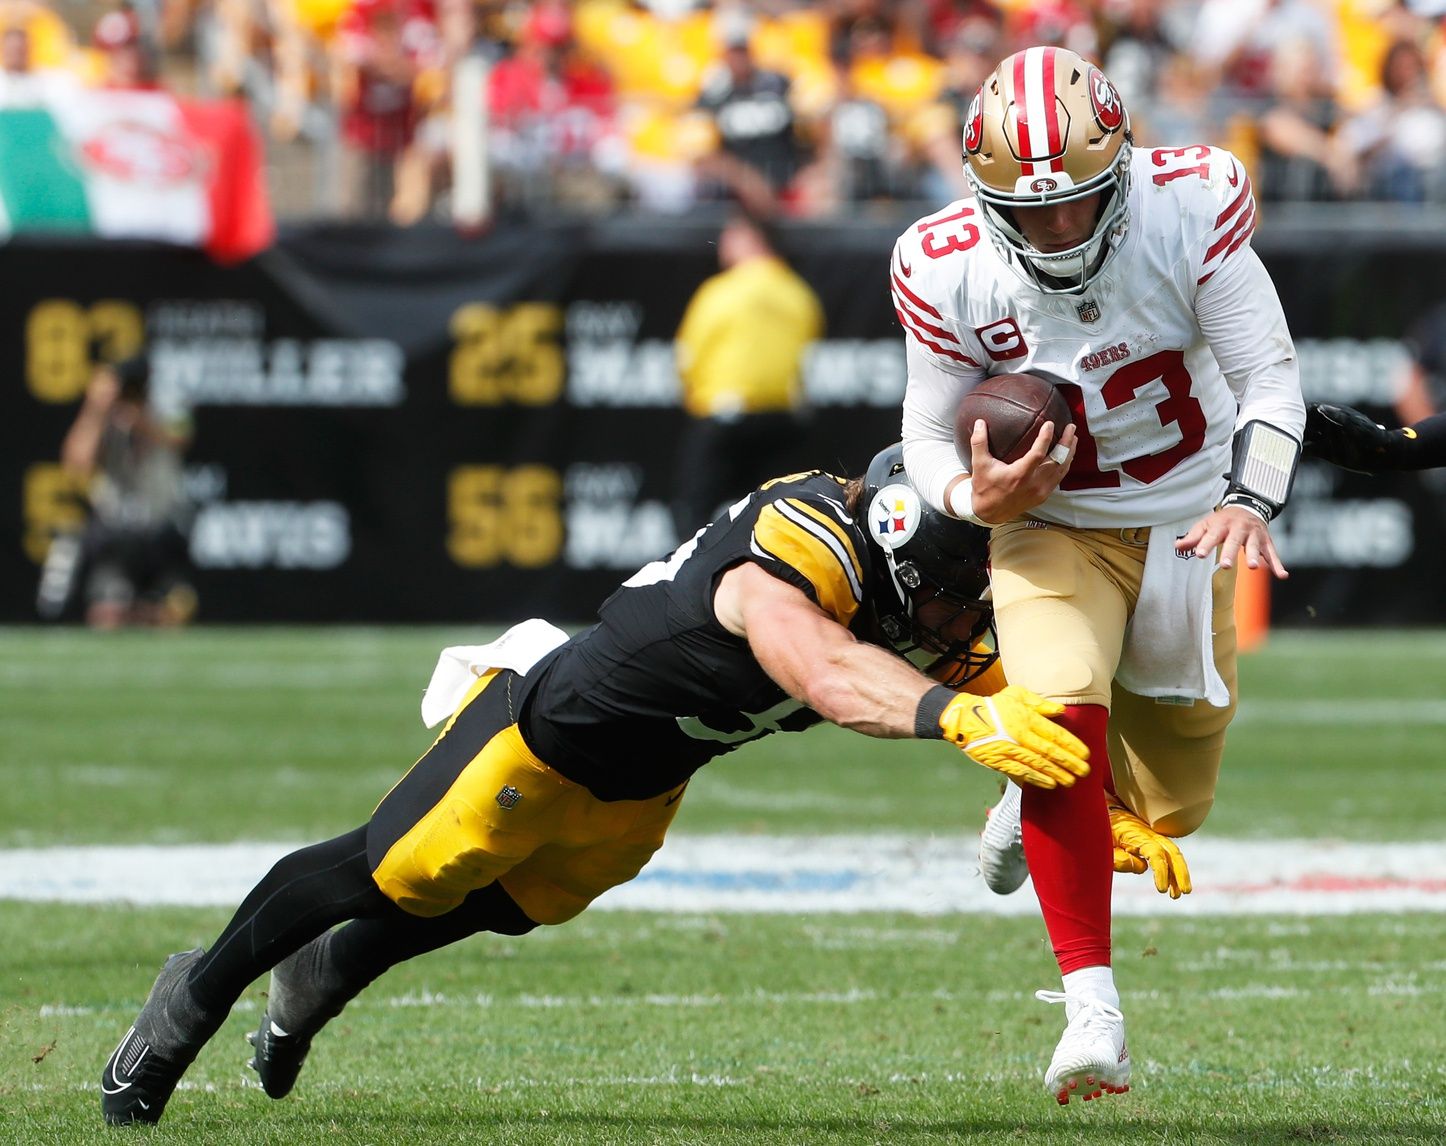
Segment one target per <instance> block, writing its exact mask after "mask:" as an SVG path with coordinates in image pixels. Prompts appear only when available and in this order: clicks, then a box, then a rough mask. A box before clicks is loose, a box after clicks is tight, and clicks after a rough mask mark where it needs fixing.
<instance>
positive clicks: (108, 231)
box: [0, 85, 275, 262]
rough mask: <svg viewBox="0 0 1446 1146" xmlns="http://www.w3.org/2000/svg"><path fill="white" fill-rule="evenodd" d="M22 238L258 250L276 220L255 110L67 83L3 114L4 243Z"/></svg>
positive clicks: (231, 253)
mask: <svg viewBox="0 0 1446 1146" xmlns="http://www.w3.org/2000/svg"><path fill="white" fill-rule="evenodd" d="M22 231H25V232H34V231H68V232H72V233H75V232H83V233H90V234H96V235H103V236H106V237H108V238H135V239H162V240H166V241H168V242H172V243H177V244H180V245H183V246H196V247H203V248H205V249H206V250H207V251H208V252H209V253H210V254H211V255H213V256H214V257H216V258H217V259H220V260H223V261H228V262H229V261H234V260H237V259H242V258H245V257H247V256H248V255H253V254H255V253H256V252H257V251H259V250H262V249H263V248H265V247H266V246H268V245H270V243H271V240H272V238H273V236H274V234H275V224H274V222H273V220H272V217H271V207H270V203H269V201H268V199H267V195H266V184H265V179H264V177H263V174H262V170H261V161H260V149H259V147H258V145H257V141H256V135H255V132H254V131H253V129H252V127H251V122H250V119H249V118H248V116H247V112H246V107H245V105H244V104H242V103H241V102H240V101H235V100H225V101H212V102H204V101H190V100H180V99H177V98H176V97H175V96H173V95H171V94H169V93H168V92H158V91H103V90H98V89H88V88H82V87H79V86H76V85H58V86H56V87H53V88H51V89H50V90H49V91H48V92H47V94H46V97H45V98H44V99H43V100H42V101H41V102H39V103H36V104H34V105H32V106H28V107H18V108H17V107H9V108H5V109H3V110H0V236H8V235H10V234H12V233H17V232H22Z"/></svg>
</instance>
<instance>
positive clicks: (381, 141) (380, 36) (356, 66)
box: [333, 0, 436, 219]
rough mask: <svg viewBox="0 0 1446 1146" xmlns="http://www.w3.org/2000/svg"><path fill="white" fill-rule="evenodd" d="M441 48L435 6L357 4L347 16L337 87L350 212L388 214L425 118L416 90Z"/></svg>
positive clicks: (405, 0) (367, 0)
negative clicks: (399, 170)
mask: <svg viewBox="0 0 1446 1146" xmlns="http://www.w3.org/2000/svg"><path fill="white" fill-rule="evenodd" d="M435 45H436V28H435V23H434V22H433V20H432V18H431V9H430V6H428V5H424V4H421V3H416V2H409V0H356V3H354V4H353V6H352V8H351V10H350V11H349V12H348V13H347V15H346V16H345V17H344V18H343V21H342V24H341V27H340V35H339V36H338V37H337V41H336V49H335V56H334V69H333V84H334V90H335V91H336V98H337V103H338V105H339V107H340V110H341V138H342V156H343V165H344V171H343V181H342V182H343V188H344V194H345V198H346V202H345V204H344V213H345V214H347V215H349V216H351V217H353V218H364V219H381V218H385V217H386V215H387V211H388V208H389V207H390V205H391V201H392V195H393V193H394V191H395V187H396V166H397V161H398V159H399V158H400V157H401V155H402V153H403V152H404V151H405V150H406V148H407V146H408V145H409V144H410V143H411V141H412V136H413V135H414V133H415V132H416V128H417V123H418V120H419V118H420V114H419V112H420V109H419V107H418V104H417V99H416V93H415V90H414V87H415V84H416V81H417V77H418V76H419V75H420V74H421V72H422V67H423V63H424V60H425V57H426V55H427V53H428V52H429V51H431V50H434V49H435Z"/></svg>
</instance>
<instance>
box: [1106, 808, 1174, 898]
mask: <svg viewBox="0 0 1446 1146" xmlns="http://www.w3.org/2000/svg"><path fill="white" fill-rule="evenodd" d="M1110 834H1111V835H1112V836H1113V837H1114V841H1115V870H1116V871H1127V872H1133V873H1134V874H1135V875H1143V874H1144V873H1145V872H1146V871H1153V872H1154V873H1155V890H1156V891H1158V892H1159V893H1160V894H1161V895H1165V894H1168V895H1169V896H1170V898H1171V899H1179V898H1180V897H1181V896H1182V895H1189V894H1190V868H1189V866H1188V865H1187V864H1186V863H1185V856H1184V853H1182V852H1181V851H1180V848H1179V846H1178V845H1177V844H1176V843H1175V841H1174V840H1172V839H1170V837H1169V836H1162V835H1161V834H1160V833H1159V832H1157V831H1155V829H1154V828H1152V827H1150V825H1149V824H1147V823H1145V821H1144V820H1142V819H1140V817H1139V816H1137V815H1135V813H1134V812H1132V811H1130V810H1129V809H1128V808H1127V807H1125V806H1124V805H1123V804H1121V803H1119V801H1118V800H1116V799H1115V798H1114V797H1111V798H1110Z"/></svg>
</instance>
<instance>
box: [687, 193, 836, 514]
mask: <svg viewBox="0 0 1446 1146" xmlns="http://www.w3.org/2000/svg"><path fill="white" fill-rule="evenodd" d="M718 261H719V263H720V265H721V266H722V267H723V271H722V273H721V274H717V275H714V276H713V277H712V278H710V279H708V280H707V281H706V282H704V283H703V285H702V286H700V287H699V288H698V290H697V293H695V294H694V295H693V297H692V299H691V300H690V301H689V303H688V308H687V310H686V312H685V313H684V315H683V322H682V325H680V326H679V327H678V333H677V337H676V353H677V362H678V376H679V378H680V379H681V380H682V384H683V407H684V409H685V410H686V412H687V414H688V416H689V420H688V427H687V429H686V430H685V432H684V434H683V438H682V441H681V443H680V451H679V460H678V472H677V479H676V481H675V482H674V487H673V488H674V490H675V497H676V498H677V502H676V506H675V518H676V523H677V527H678V533H679V536H681V537H686V536H689V535H691V534H692V533H693V532H694V531H695V530H696V529H698V528H699V527H700V526H701V525H703V524H704V523H705V522H707V521H709V520H710V519H711V518H712V517H713V515H714V512H715V510H717V509H718V507H719V505H720V504H722V503H723V502H724V500H725V499H727V498H728V497H729V495H730V494H731V495H733V496H736V495H737V491H738V490H740V489H746V488H748V487H749V486H750V485H752V484H755V483H757V482H759V481H762V480H764V479H765V478H768V477H771V476H774V475H777V474H780V473H784V472H787V471H788V470H789V469H790V468H794V467H796V466H798V465H799V463H798V461H797V457H796V455H797V454H798V452H799V449H800V446H801V444H802V432H803V427H804V418H803V387H802V382H801V375H802V369H803V356H804V352H805V350H806V349H807V348H808V345H809V343H811V342H813V341H814V340H815V339H817V338H818V337H819V336H820V335H822V334H823V307H822V305H821V304H820V303H819V301H818V297H817V296H816V295H815V294H814V293H813V290H812V289H811V288H810V287H809V285H808V283H806V282H805V281H804V280H803V279H802V278H801V277H800V276H799V275H798V274H797V273H796V272H795V271H794V270H793V269H792V268H791V267H790V266H789V265H788V263H787V262H786V261H785V260H784V259H783V258H782V256H780V255H779V253H778V250H777V248H776V246H775V244H774V242H773V239H772V236H771V235H770V234H769V228H768V227H767V225H766V224H765V223H763V222H761V221H760V220H758V219H756V218H753V217H751V216H749V215H746V214H744V213H742V212H738V213H735V214H733V215H731V216H730V217H729V218H728V220H727V222H726V223H725V224H724V226H723V230H722V232H721V233H720V234H719V236H718Z"/></svg>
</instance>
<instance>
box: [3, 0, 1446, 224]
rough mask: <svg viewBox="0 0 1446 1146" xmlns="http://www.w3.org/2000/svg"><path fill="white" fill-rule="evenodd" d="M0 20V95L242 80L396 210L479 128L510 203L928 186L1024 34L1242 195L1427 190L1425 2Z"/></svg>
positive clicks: (1437, 98) (316, 7) (490, 189)
mask: <svg viewBox="0 0 1446 1146" xmlns="http://www.w3.org/2000/svg"><path fill="white" fill-rule="evenodd" d="M0 20H3V23H0V27H3V35H4V39H3V55H4V59H3V66H4V74H3V76H0V105H3V104H4V103H6V102H12V101H13V100H15V99H16V98H17V93H23V92H24V91H25V90H27V86H31V87H33V86H34V85H35V84H36V83H38V82H40V80H38V79H37V78H36V77H37V75H38V74H41V73H46V72H47V71H54V70H57V69H60V70H65V71H68V72H70V73H72V74H74V73H79V74H80V75H82V77H83V78H84V79H85V81H86V82H89V83H93V84H102V85H109V86H114V87H126V86H143V85H154V84H159V83H171V84H178V85H184V86H185V87H186V89H187V90H188V91H190V92H193V93H197V94H203V95H207V94H208V95H230V94H234V95H240V96H243V97H245V98H246V99H248V100H249V101H250V103H251V106H252V108H253V109H254V112H255V116H256V119H257V122H258V125H259V126H260V127H261V128H262V130H263V131H264V132H265V133H267V135H268V138H269V139H270V140H271V142H272V152H273V155H276V154H282V153H283V149H291V151H292V152H294V150H295V149H296V148H297V147H301V148H309V149H315V150H317V151H325V152H326V153H327V154H329V155H332V156H334V157H335V159H336V162H335V163H334V165H333V170H334V177H335V178H334V184H335V188H336V196H335V199H334V201H333V203H332V204H330V208H329V209H330V210H332V211H334V212H340V213H341V214H343V215H345V216H347V217H353V218H373V219H375V218H390V219H391V220H392V221H393V222H395V223H398V224H403V225H405V224H409V223H413V222H416V221H418V220H421V219H424V218H427V217H429V216H433V215H447V214H449V213H450V208H451V206H452V205H453V200H452V196H453V195H454V192H455V190H456V189H457V188H459V187H460V186H461V185H462V182H463V178H462V173H461V171H460V170H459V168H460V166H461V164H462V162H463V157H464V156H466V157H470V156H472V155H473V154H474V153H476V154H477V155H480V156H482V157H484V158H485V168H486V192H485V194H486V195H487V197H488V199H489V200H490V202H491V203H492V204H493V207H494V209H496V210H500V211H504V212H505V211H526V212H533V213H537V212H543V211H562V212H566V213H569V214H577V213H584V214H589V213H590V214H596V213H607V212H612V211H618V210H624V209H629V210H632V209H643V210H648V211H655V212H668V213H680V212H684V211H687V210H688V209H689V208H690V207H691V206H693V205H694V204H695V203H698V202H700V201H706V200H718V199H730V200H736V201H739V202H741V203H742V204H743V205H744V206H745V207H747V208H748V209H750V210H752V211H755V212H757V213H760V214H775V215H786V216H791V217H800V218H818V217H828V216H836V215H838V214H840V213H843V212H858V211H860V210H868V209H870V206H871V205H873V204H881V203H882V204H889V203H892V202H895V201H898V200H923V201H934V202H945V201H948V200H949V199H951V198H955V197H957V196H958V195H960V194H962V193H963V191H964V184H963V176H962V171H961V166H960V153H959V132H960V118H961V116H962V114H963V111H964V109H965V107H966V106H967V104H968V102H969V100H970V98H971V97H972V94H973V92H974V90H975V89H976V88H977V86H978V85H979V83H980V82H981V80H983V78H984V77H985V76H986V75H987V74H988V72H989V71H990V70H991V68H992V67H993V65H994V64H995V63H996V62H997V61H998V60H999V59H1001V58H1002V57H1003V56H1005V55H1007V54H1009V53H1010V52H1013V51H1015V50H1017V49H1018V48H1020V47H1022V46H1026V45H1029V44H1039V43H1052V44H1060V45H1063V46H1066V47H1069V48H1072V49H1074V50H1075V51H1078V52H1081V53H1082V54H1084V55H1086V56H1088V57H1090V58H1092V59H1095V60H1097V61H1098V62H1099V63H1100V64H1101V65H1102V66H1103V67H1104V69H1105V71H1106V72H1107V73H1108V74H1109V76H1110V77H1111V78H1112V79H1113V80H1114V82H1115V84H1116V85H1117V86H1118V87H1119V89H1120V91H1121V94H1122V95H1123V96H1124V98H1125V101H1126V104H1127V106H1128V107H1129V109H1130V112H1131V115H1132V117H1133V120H1134V126H1135V136H1136V140H1137V142H1139V143H1142V144H1144V145H1147V146H1148V145H1172V144H1181V143H1194V142H1201V141H1208V142H1212V143H1216V144H1219V145H1222V146H1226V147H1229V148H1231V149H1233V150H1235V151H1236V152H1237V153H1239V154H1240V155H1241V156H1242V157H1243V158H1244V159H1245V160H1246V162H1247V164H1248V165H1249V167H1250V169H1251V170H1252V172H1253V173H1254V176H1255V186H1256V190H1257V194H1258V195H1259V196H1260V197H1262V198H1264V199H1267V200H1335V201H1340V200H1361V199H1368V200H1388V201H1399V202H1441V201H1446V0H822V2H818V3H798V2H791V0H731V2H725V0H719V2H717V3H709V2H707V0H573V2H566V0H531V2H528V0H132V3H131V4H125V5H123V6H122V7H119V8H112V9H109V10H103V9H98V8H94V7H90V6H87V5H86V4H84V3H81V4H79V5H77V4H76V3H74V2H72V3H71V4H70V5H69V6H65V7H61V6H60V5H59V2H58V0H57V6H56V7H48V6H47V5H46V4H44V3H42V2H41V0H0ZM479 139H480V140H485V146H484V147H482V148H477V147H476V146H475V142H476V141H477V140H479ZM468 140H471V141H473V144H474V146H472V147H471V148H469V147H468V146H467V141H468ZM467 162H477V160H474V159H472V158H468V159H467ZM289 206H290V210H291V213H295V212H296V204H295V203H292V204H290V205H289ZM281 208H282V210H283V212H286V211H287V210H288V204H287V202H286V200H285V199H284V197H283V198H282V200H281Z"/></svg>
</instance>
